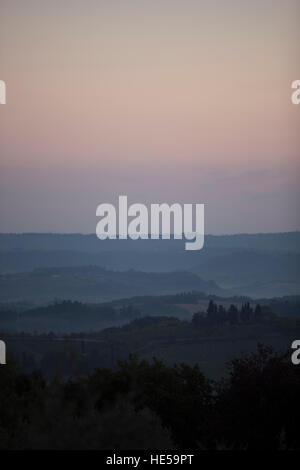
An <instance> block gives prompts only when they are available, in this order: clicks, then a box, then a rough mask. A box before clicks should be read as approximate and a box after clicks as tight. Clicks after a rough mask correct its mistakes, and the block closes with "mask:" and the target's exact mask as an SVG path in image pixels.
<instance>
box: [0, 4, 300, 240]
mask: <svg viewBox="0 0 300 470" xmlns="http://www.w3.org/2000/svg"><path fill="white" fill-rule="evenodd" d="M299 20H300V2H299V0H285V1H282V0H251V1H250V0H249V1H246V0H227V1H226V2H224V0H209V1H200V0H184V1H183V0H180V1H179V0H81V1H79V0H51V2H49V1H47V0H26V2H24V0H0V79H1V80H4V81H5V83H6V87H7V104H5V105H1V106H0V231H1V232H81V233H93V232H95V228H96V224H97V218H96V207H97V206H98V204H101V203H104V202H109V203H114V204H117V200H118V196H119V195H123V194H124V195H127V196H128V199H129V203H134V202H139V203H145V204H151V203H159V202H167V203H173V202H179V203H181V204H183V203H204V204H205V231H206V233H214V234H222V233H245V232H247V233H255V232H283V231H293V230H300V212H299V202H300V194H299V188H298V187H299V176H300V164H299V157H300V151H299V149H300V132H299V120H300V105H298V106H297V105H293V104H292V103H291V93H292V90H291V83H292V81H294V80H296V79H300V54H299V43H300V41H299V40H300V30H299Z"/></svg>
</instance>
